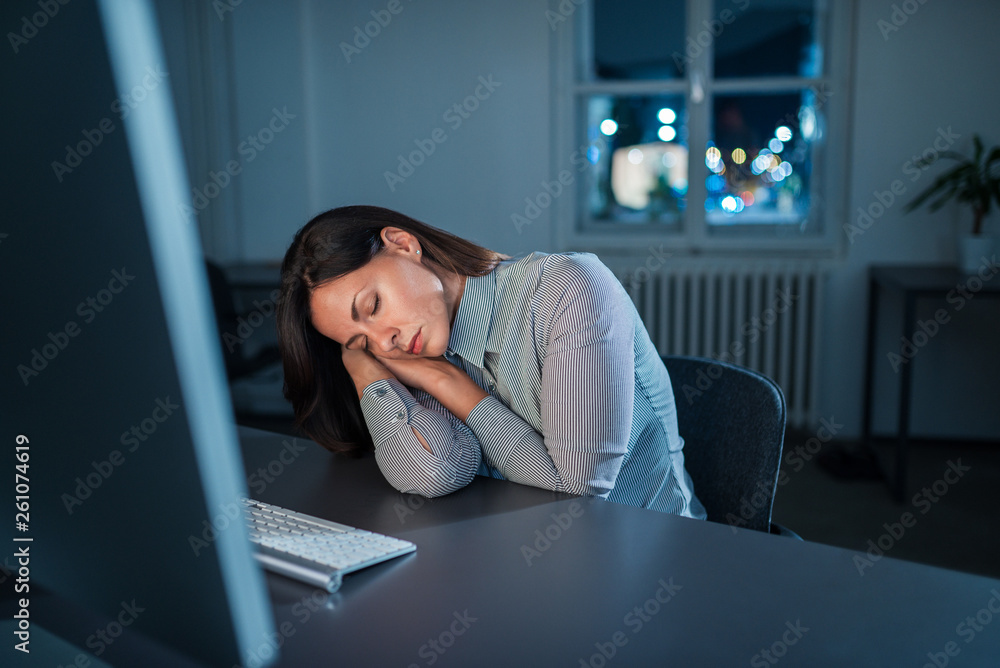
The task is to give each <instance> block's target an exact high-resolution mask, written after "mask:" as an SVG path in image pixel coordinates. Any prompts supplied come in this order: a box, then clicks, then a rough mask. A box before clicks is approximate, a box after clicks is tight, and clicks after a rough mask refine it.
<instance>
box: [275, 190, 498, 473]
mask: <svg viewBox="0 0 1000 668" xmlns="http://www.w3.org/2000/svg"><path fill="white" fill-rule="evenodd" d="M385 227H398V228H400V229H402V230H405V231H407V232H409V233H410V234H412V235H413V236H414V237H415V238H416V239H417V241H418V242H419V243H420V248H421V249H422V251H423V257H424V261H426V262H430V263H431V264H430V266H431V268H432V269H434V270H436V271H441V270H444V271H446V272H453V273H456V274H459V275H462V276H484V275H486V274H488V273H490V272H491V271H493V269H494V268H495V267H496V266H497V264H498V263H499V262H500V261H501V260H503V259H506V256H505V255H500V254H499V253H494V252H493V251H491V250H488V249H486V248H483V247H482V246H477V245H476V244H474V243H472V242H469V241H466V240H465V239H462V238H460V237H457V236H455V235H453V234H450V233H448V232H445V231H444V230H439V229H437V228H436V227H431V226H430V225H427V224H425V223H422V222H420V221H418V220H414V219H413V218H410V217H409V216H405V215H403V214H401V213H398V212H396V211H392V210H390V209H383V208H381V207H377V206H345V207H340V208H338V209H332V210H330V211H327V212H325V213H321V214H320V215H318V216H316V217H315V218H313V219H312V220H310V221H309V222H308V223H306V224H305V225H304V226H303V227H302V229H300V230H299V231H298V232H297V233H296V234H295V239H294V240H293V241H292V245H291V246H290V247H289V248H288V251H287V252H286V253H285V259H284V262H282V265H281V297H280V298H279V300H278V309H277V321H278V346H279V348H280V350H281V359H282V363H283V365H284V369H285V386H284V391H285V398H286V399H288V400H289V401H290V402H292V408H293V410H294V411H295V424H296V426H298V427H299V428H300V429H302V431H304V432H305V433H306V435H307V436H309V438H311V439H313V440H314V441H316V442H317V443H319V444H320V445H322V446H323V447H325V448H327V449H328V450H331V451H333V452H346V453H352V454H360V453H361V452H363V451H365V450H371V449H372V440H371V435H370V434H369V433H368V429H367V428H366V427H365V422H364V417H363V416H362V414H361V403H360V401H359V400H358V393H357V390H356V389H355V387H354V383H353V381H352V380H351V377H350V375H349V374H348V373H347V369H345V368H344V363H343V361H342V359H341V349H340V344H339V343H337V342H335V341H333V340H331V339H328V338H326V337H325V336H323V335H322V334H320V333H319V332H318V331H317V330H316V328H315V327H313V324H312V313H311V311H310V306H309V298H310V296H311V294H312V291H313V290H314V289H315V288H317V287H319V286H321V285H323V284H324V283H327V282H328V281H332V280H334V279H336V278H339V277H341V276H344V275H346V274H349V273H350V272H352V271H355V270H356V269H360V268H361V267H363V266H365V265H366V264H367V263H368V262H369V261H370V260H371V259H372V258H373V257H375V255H376V254H377V253H378V252H379V251H381V250H382V249H383V248H384V244H383V242H382V236H381V232H382V229H383V228H385ZM435 265H436V266H435Z"/></svg>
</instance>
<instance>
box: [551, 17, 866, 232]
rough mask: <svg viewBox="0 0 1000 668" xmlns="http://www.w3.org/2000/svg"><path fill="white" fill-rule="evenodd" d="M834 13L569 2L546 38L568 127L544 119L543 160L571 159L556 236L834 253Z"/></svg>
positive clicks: (841, 135)
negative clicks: (555, 57) (548, 150)
mask: <svg viewBox="0 0 1000 668" xmlns="http://www.w3.org/2000/svg"><path fill="white" fill-rule="evenodd" d="M564 4H565V3H564ZM849 8H850V3H832V2H828V0H714V1H710V2H704V1H698V0H627V1H623V0H617V1H616V0H589V1H588V2H587V3H584V4H581V5H579V8H578V9H577V10H576V12H575V13H576V14H577V15H576V16H574V19H575V21H576V22H575V26H574V29H573V30H570V29H565V34H561V35H559V36H558V40H557V43H559V44H560V46H559V54H560V56H559V64H558V68H559V74H558V75H557V76H559V77H560V79H561V81H562V82H563V84H564V85H563V86H562V90H563V91H564V95H563V96H562V98H561V106H560V108H559V109H557V113H558V114H560V118H563V119H566V118H572V119H573V122H572V123H557V124H556V127H558V128H562V130H561V136H560V144H559V146H558V147H557V151H558V155H557V156H556V161H557V164H560V165H562V164H565V163H566V162H567V159H568V156H570V155H571V156H572V164H573V169H575V170H576V171H575V172H574V173H577V174H579V175H580V178H577V179H576V181H575V183H576V195H577V197H576V200H575V201H574V202H572V203H571V204H569V205H568V208H570V209H571V211H568V212H567V211H561V218H562V219H563V220H566V221H567V222H568V221H572V223H571V227H572V229H568V230H564V232H565V234H564V236H568V237H570V239H567V241H572V242H575V243H576V244H577V245H579V244H580V242H584V243H586V242H587V241H594V242H598V243H601V245H603V246H606V245H608V244H610V245H612V246H614V245H620V244H635V243H637V242H638V241H639V240H640V238H648V239H653V238H655V239H656V240H658V241H659V242H663V241H664V239H669V240H670V242H671V246H672V247H675V248H677V249H681V250H683V249H688V250H696V249H698V250H700V249H720V250H724V249H726V248H733V247H740V248H746V247H748V246H756V247H758V248H762V249H768V248H771V249H781V250H787V249H811V250H829V249H831V248H833V247H834V245H835V243H836V242H837V236H836V234H835V231H836V229H837V228H838V225H837V223H836V220H835V218H836V216H837V215H839V206H840V205H838V204H835V203H838V202H841V201H842V200H843V197H842V196H841V194H840V193H841V192H842V189H843V187H844V186H843V184H844V181H845V179H844V178H843V170H844V165H845V161H844V155H845V151H846V144H847V141H846V123H845V120H844V116H845V112H846V111H847V97H848V96H847V86H846V84H845V80H846V73H847V69H848V68H847V65H846V63H847V55H848V54H847V53H846V52H847V49H848V40H847V39H846V37H845V35H846V34H847V33H848V25H849V23H848V20H849V17H848V16H846V14H847V13H848V10H849ZM567 28H568V26H567ZM553 29H556V30H558V29H560V26H558V25H553ZM567 199H568V198H567ZM564 206H565V204H564Z"/></svg>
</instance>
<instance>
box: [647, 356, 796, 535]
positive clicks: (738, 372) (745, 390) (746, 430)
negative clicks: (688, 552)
mask: <svg viewBox="0 0 1000 668" xmlns="http://www.w3.org/2000/svg"><path fill="white" fill-rule="evenodd" d="M663 363H664V364H665V365H666V367H667V373H669V374H670V382H671V385H672V386H673V390H674V402H675V404H676V405H677V423H678V430H679V431H680V435H681V437H682V438H683V439H684V464H685V468H687V471H688V473H689V474H690V475H691V480H692V481H693V482H694V489H695V494H697V495H698V498H699V499H700V500H701V502H702V505H704V506H705V510H706V511H707V512H708V519H709V521H712V522H719V523H722V524H729V525H732V526H739V527H745V528H749V529H755V530H757V531H764V532H770V533H775V534H779V535H784V536H788V537H791V538H798V539H799V540H801V538H800V537H799V536H798V535H797V534H795V533H794V532H793V531H790V530H789V529H786V528H785V527H782V526H781V525H777V524H773V523H772V522H771V506H772V505H773V503H774V493H775V490H776V488H777V484H778V469H779V468H780V466H781V449H782V445H783V443H784V440H785V396H784V395H783V394H782V392H781V388H779V387H778V385H777V384H776V383H775V382H774V381H773V380H771V379H770V378H768V377H767V376H764V375H762V374H759V373H757V372H756V371H751V370H750V369H746V368H743V367H740V366H737V365H735V364H729V363H726V362H722V361H718V360H712V359H707V358H701V357H686V356H675V355H665V356H664V357H663Z"/></svg>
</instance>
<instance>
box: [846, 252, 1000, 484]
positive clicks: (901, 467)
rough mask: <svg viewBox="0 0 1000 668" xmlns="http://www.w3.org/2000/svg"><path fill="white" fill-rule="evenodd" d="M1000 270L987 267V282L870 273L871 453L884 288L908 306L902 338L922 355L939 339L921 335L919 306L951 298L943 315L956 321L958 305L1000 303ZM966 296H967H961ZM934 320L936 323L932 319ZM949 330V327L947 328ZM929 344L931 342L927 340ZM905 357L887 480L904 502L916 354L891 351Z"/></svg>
mask: <svg viewBox="0 0 1000 668" xmlns="http://www.w3.org/2000/svg"><path fill="white" fill-rule="evenodd" d="M994 271H995V268H993V267H989V266H985V267H984V273H983V275H982V276H977V275H971V276H967V275H965V274H963V273H961V272H959V271H958V269H957V268H955V267H953V266H935V265H907V266H898V265H887V266H873V267H869V269H868V327H867V345H866V347H865V390H864V407H863V418H862V436H861V441H862V444H863V446H864V447H867V448H869V449H870V448H871V443H872V419H873V411H874V407H873V402H874V386H875V346H876V339H877V333H878V305H879V293H880V291H881V289H882V288H886V289H888V290H891V291H894V292H895V293H897V294H898V295H899V296H900V297H901V298H902V300H903V322H902V337H903V338H904V339H905V340H906V341H909V342H912V343H915V344H917V346H916V349H915V350H918V349H919V348H922V347H923V345H921V344H920V341H921V340H924V344H926V342H927V341H926V340H929V339H930V338H932V337H933V334H931V335H928V332H926V331H920V332H918V323H917V302H918V301H919V300H921V299H929V298H935V299H939V300H944V299H946V298H949V295H951V297H950V299H952V300H954V301H955V304H953V303H952V301H949V302H948V307H947V308H945V309H943V310H944V311H945V314H946V315H947V316H948V317H949V318H950V317H951V315H952V311H953V310H954V309H956V308H957V303H959V301H961V303H965V302H967V301H969V300H970V299H973V298H977V297H979V296H980V295H981V296H982V297H992V298H997V297H1000V279H997V280H995V281H993V280H991V279H992V278H993V276H994V273H993V272H994ZM960 290H964V292H963V291H960ZM929 320H933V318H930V319H929ZM934 326H937V327H940V326H942V325H941V324H940V323H933V324H932V325H929V327H930V329H931V330H932V331H936V330H934V329H933V327H934ZM943 326H947V322H945V323H944V325H943ZM925 339H926V340H925ZM890 352H893V353H896V354H898V355H899V359H895V360H894V361H895V363H896V364H895V366H896V368H898V370H899V375H900V391H899V408H898V414H897V421H896V424H897V427H896V455H895V470H894V472H893V474H892V476H891V479H890V476H889V475H886V480H887V481H888V482H889V485H890V487H891V489H892V491H893V494H894V495H895V497H896V500H897V501H899V502H902V501H903V500H904V499H905V498H906V489H907V480H906V472H907V455H908V441H909V430H910V398H911V394H912V389H913V388H912V378H913V369H912V366H913V364H914V361H915V358H916V354H912V355H906V354H905V352H904V351H903V342H902V341H900V346H899V349H895V350H893V351H890Z"/></svg>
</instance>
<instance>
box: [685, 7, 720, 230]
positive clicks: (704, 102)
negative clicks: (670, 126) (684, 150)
mask: <svg viewBox="0 0 1000 668" xmlns="http://www.w3.org/2000/svg"><path fill="white" fill-rule="evenodd" d="M713 4H714V3H711V2H700V1H699V0H688V3H687V16H688V19H687V31H686V32H687V34H686V36H685V40H684V41H685V44H687V45H689V46H690V47H691V48H690V49H688V50H687V51H686V53H685V56H686V60H685V62H687V81H688V95H687V108H688V191H687V208H686V210H685V218H684V231H685V236H686V237H687V240H688V243H689V245H690V247H691V248H701V247H703V246H704V242H705V240H706V239H707V237H708V225H707V221H706V217H705V199H706V197H707V195H708V192H707V189H706V186H705V179H706V178H707V177H708V168H707V167H706V166H705V146H706V145H707V143H708V140H709V136H710V133H711V108H712V80H711V72H712V58H713V54H714V46H715V44H714V38H711V39H705V38H704V35H706V34H707V35H709V36H711V33H707V32H706V31H705V26H706V25H708V24H709V23H710V22H711V19H712V5H713ZM699 38H701V39H700V41H699Z"/></svg>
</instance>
